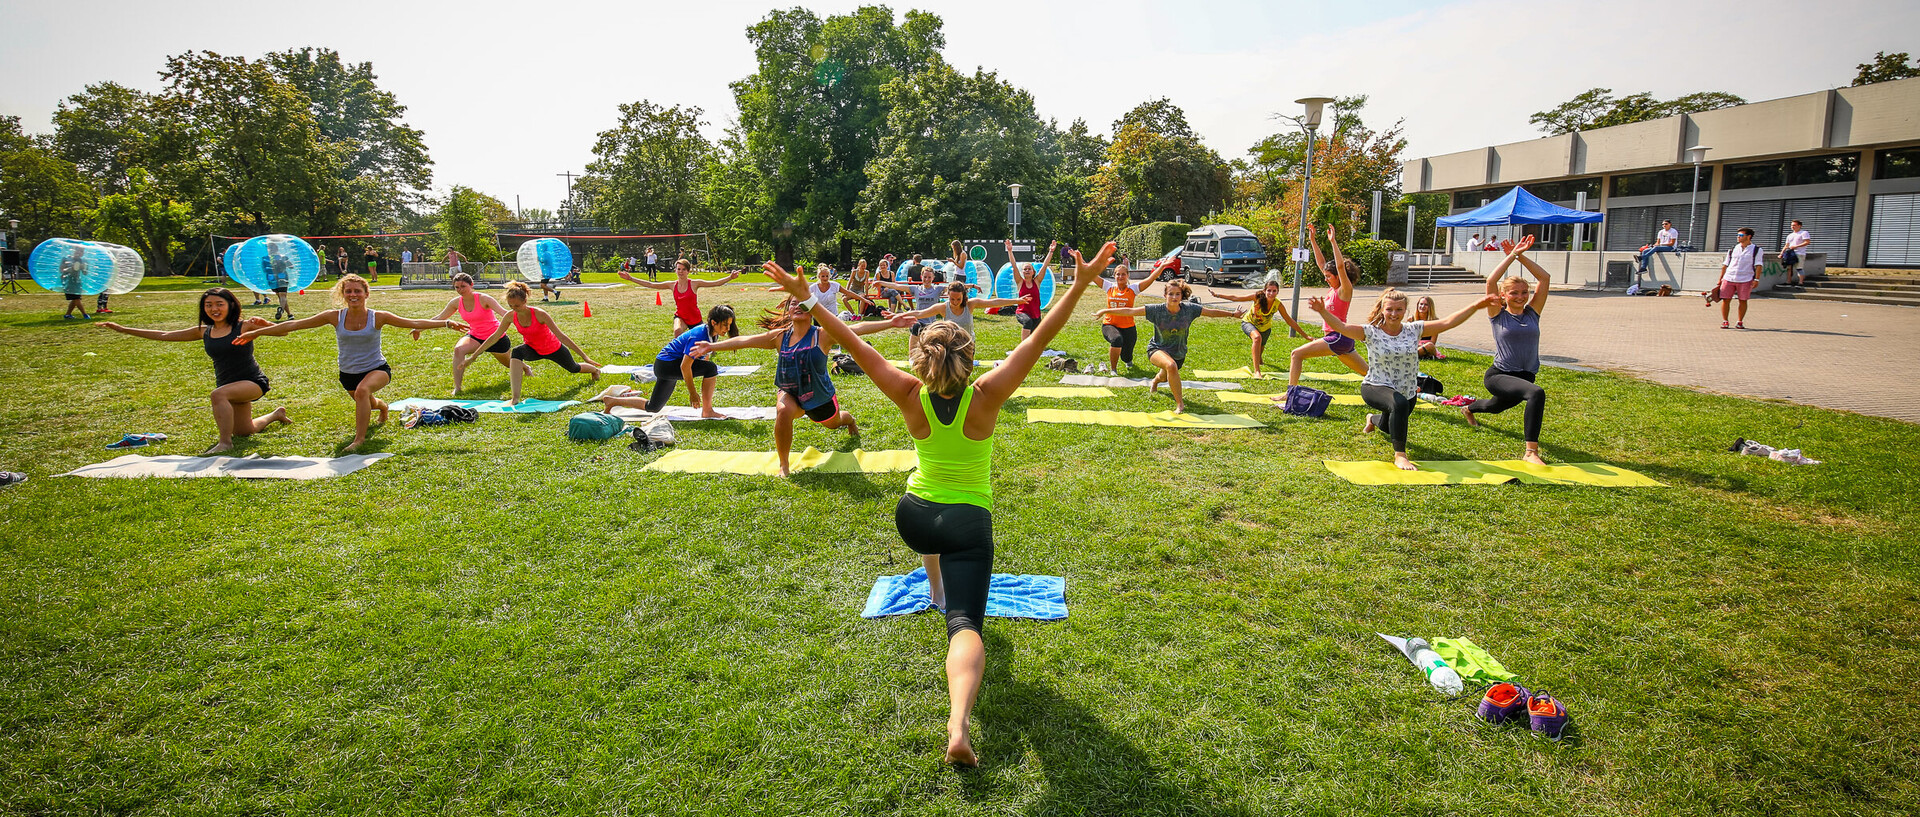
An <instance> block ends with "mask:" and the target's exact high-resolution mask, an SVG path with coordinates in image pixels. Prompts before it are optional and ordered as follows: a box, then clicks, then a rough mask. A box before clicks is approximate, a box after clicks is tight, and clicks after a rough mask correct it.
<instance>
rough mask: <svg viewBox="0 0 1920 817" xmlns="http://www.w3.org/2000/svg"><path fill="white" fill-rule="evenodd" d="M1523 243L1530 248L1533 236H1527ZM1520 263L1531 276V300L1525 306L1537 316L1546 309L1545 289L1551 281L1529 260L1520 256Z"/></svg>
mask: <svg viewBox="0 0 1920 817" xmlns="http://www.w3.org/2000/svg"><path fill="white" fill-rule="evenodd" d="M1525 241H1526V242H1527V245H1528V246H1532V245H1533V236H1527V237H1526V239H1525ZM1520 263H1521V264H1522V265H1524V266H1525V267H1526V268H1527V272H1528V273H1530V274H1532V275H1533V300H1530V301H1528V302H1527V306H1530V307H1533V311H1534V314H1536V315H1537V314H1539V313H1541V312H1544V311H1546V309H1547V289H1548V288H1549V287H1551V286H1552V281H1553V279H1552V278H1550V277H1548V276H1547V271H1546V270H1544V269H1541V267H1540V265H1539V264H1535V263H1533V259H1531V258H1528V257H1526V256H1524V255H1522V256H1520Z"/></svg>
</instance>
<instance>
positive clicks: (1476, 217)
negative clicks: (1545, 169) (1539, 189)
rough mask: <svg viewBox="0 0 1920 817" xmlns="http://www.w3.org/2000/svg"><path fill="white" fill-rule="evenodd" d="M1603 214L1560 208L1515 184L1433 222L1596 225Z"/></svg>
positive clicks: (1476, 224)
mask: <svg viewBox="0 0 1920 817" xmlns="http://www.w3.org/2000/svg"><path fill="white" fill-rule="evenodd" d="M1604 218H1605V216H1602V215H1601V214H1599V213H1589V212H1587V211H1585V210H1574V209H1572V208H1568V207H1561V206H1560V205H1558V204H1554V203H1553V202H1550V201H1547V200H1545V199H1542V198H1540V197H1539V196H1536V195H1534V194H1532V193H1529V192H1527V191H1526V188H1523V187H1518V186H1516V187H1514V188H1513V189H1512V190H1508V191H1507V194H1506V195H1504V196H1501V197H1500V198H1497V199H1494V200H1493V201H1490V202H1487V203H1486V204H1485V205H1482V206H1481V207H1480V208H1479V209H1477V210H1469V211H1467V212H1465V213H1461V214H1460V215H1457V216H1442V217H1440V219H1439V220H1438V221H1436V222H1435V223H1436V224H1439V225H1440V226H1442V227H1492V226H1497V225H1503V224H1598V223H1600V222H1601V221H1602V220H1603V219H1604Z"/></svg>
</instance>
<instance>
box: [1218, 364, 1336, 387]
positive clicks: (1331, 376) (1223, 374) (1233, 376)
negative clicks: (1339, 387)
mask: <svg viewBox="0 0 1920 817" xmlns="http://www.w3.org/2000/svg"><path fill="white" fill-rule="evenodd" d="M1192 377H1193V378H1195V379H1197V380H1207V379H1219V380H1285V379H1286V378H1287V373H1286V370H1284V369H1282V370H1280V371H1278V372H1261V373H1260V374H1254V373H1253V370H1252V369H1250V368H1248V367H1246V366H1241V367H1240V368H1238V369H1219V370H1214V369H1195V370H1193V374H1192ZM1300 377H1301V379H1303V380H1338V381H1341V382H1345V383H1358V382H1360V379H1361V377H1360V375H1357V374H1354V373H1353V372H1301V373H1300Z"/></svg>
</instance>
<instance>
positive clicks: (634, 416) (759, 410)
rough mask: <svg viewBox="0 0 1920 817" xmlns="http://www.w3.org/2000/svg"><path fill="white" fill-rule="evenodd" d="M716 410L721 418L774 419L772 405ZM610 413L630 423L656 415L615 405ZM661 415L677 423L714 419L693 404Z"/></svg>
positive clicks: (669, 407) (678, 407)
mask: <svg viewBox="0 0 1920 817" xmlns="http://www.w3.org/2000/svg"><path fill="white" fill-rule="evenodd" d="M714 411H718V412H720V413H721V414H722V415H724V416H723V417H721V418H720V419H722V420H771V419H773V407H772V406H720V407H718V408H716V409H714ZM608 413H609V414H612V415H613V416H615V417H618V418H620V419H622V420H625V421H627V422H628V423H630V424H631V423H643V422H646V421H647V420H650V419H652V418H653V417H654V415H652V414H648V413H647V412H646V410H645V409H637V408H628V407H626V406H615V407H614V409H613V411H611V412H608ZM659 416H662V417H665V418H667V419H668V420H671V421H673V422H676V423H697V422H699V421H701V420H712V419H714V418H712V417H702V416H700V410H699V409H697V408H694V407H692V406H667V407H666V408H663V409H661V410H660V415H659Z"/></svg>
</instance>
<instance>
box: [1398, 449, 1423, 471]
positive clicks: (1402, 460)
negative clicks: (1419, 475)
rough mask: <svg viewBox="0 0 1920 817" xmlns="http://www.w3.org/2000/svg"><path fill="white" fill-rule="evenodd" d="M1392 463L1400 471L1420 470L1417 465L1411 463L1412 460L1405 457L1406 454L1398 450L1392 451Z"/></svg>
mask: <svg viewBox="0 0 1920 817" xmlns="http://www.w3.org/2000/svg"><path fill="white" fill-rule="evenodd" d="M1393 464H1394V466H1395V467H1397V468H1399V469H1400V470H1402V471H1418V470H1420V467H1419V466H1417V465H1414V464H1413V460H1410V459H1407V455H1406V454H1404V453H1402V452H1399V451H1395V452H1393Z"/></svg>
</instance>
